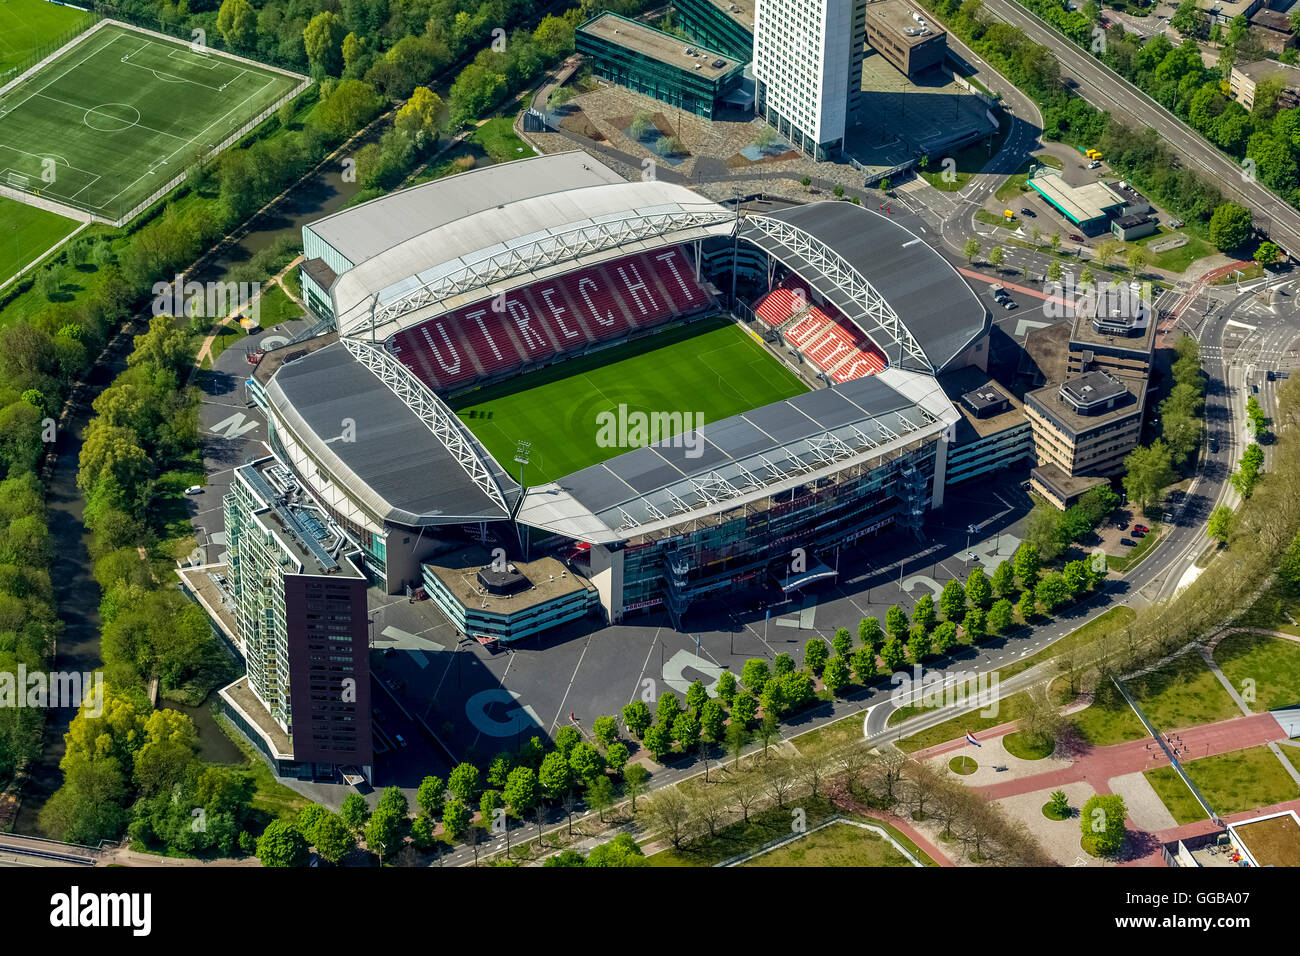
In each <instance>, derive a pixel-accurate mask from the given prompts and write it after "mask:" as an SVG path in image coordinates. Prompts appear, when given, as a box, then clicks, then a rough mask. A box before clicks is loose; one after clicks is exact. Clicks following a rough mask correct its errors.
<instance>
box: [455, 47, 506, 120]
mask: <svg viewBox="0 0 1300 956" xmlns="http://www.w3.org/2000/svg"><path fill="white" fill-rule="evenodd" d="M506 89H507V86H506V77H505V74H503V73H498V72H496V71H495V70H490V69H488V68H487V67H485V66H483V65H482V64H480V63H471V64H469V66H467V67H465V68H464V69H463V70H461V71H460V73H458V74H457V76H456V80H455V82H453V83H452V84H451V94H450V95H451V106H450V121H451V126H452V128H454V129H459V128H460V127H462V126H464V125H465V124H467V123H471V122H473V121H474V118H475V117H477V116H481V115H483V114H484V113H486V112H487V111H488V110H489V109H491V108H492V107H493V106H495V105H496V103H497V101H498V100H499V99H501V97H502V96H503V95H504V94H505V92H506Z"/></svg>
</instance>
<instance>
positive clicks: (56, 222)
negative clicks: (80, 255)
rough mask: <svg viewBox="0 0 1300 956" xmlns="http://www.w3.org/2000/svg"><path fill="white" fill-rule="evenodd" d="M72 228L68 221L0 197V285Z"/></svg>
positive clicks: (75, 225) (71, 222)
mask: <svg viewBox="0 0 1300 956" xmlns="http://www.w3.org/2000/svg"><path fill="white" fill-rule="evenodd" d="M76 228H77V224H76V223H75V222H74V221H73V220H71V219H65V218H64V217H63V216H56V215H55V214H54V213H52V212H46V211H45V210H44V209H37V208H36V207H35V206H28V205H26V204H25V203H20V202H18V201H17V200H14V199H9V198H7V197H5V196H0V282H4V281H5V280H6V279H8V278H9V277H10V276H12V275H13V274H14V273H15V272H17V271H18V270H19V269H21V268H22V267H23V266H25V265H27V263H29V262H31V261H32V260H33V259H35V258H36V257H37V256H39V255H40V254H41V253H43V252H44V251H45V250H47V249H49V248H51V247H52V246H53V245H54V244H55V243H56V242H58V241H59V240H60V239H62V238H63V237H64V236H67V235H69V234H70V233H71V232H72V230H74V229H76Z"/></svg>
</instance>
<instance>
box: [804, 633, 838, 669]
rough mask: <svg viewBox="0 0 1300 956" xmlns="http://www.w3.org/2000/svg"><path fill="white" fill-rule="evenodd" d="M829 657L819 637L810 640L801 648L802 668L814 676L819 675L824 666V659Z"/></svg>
mask: <svg viewBox="0 0 1300 956" xmlns="http://www.w3.org/2000/svg"><path fill="white" fill-rule="evenodd" d="M830 656H831V655H830V651H828V650H827V649H826V642H825V641H823V640H822V639H821V638H820V637H814V638H811V639H810V640H809V641H808V643H807V644H805V645H804V648H803V666H804V667H806V668H808V669H809V670H810V671H812V672H813V673H814V674H820V673H821V671H822V668H823V667H824V666H825V665H826V659H827V658H828V657H830Z"/></svg>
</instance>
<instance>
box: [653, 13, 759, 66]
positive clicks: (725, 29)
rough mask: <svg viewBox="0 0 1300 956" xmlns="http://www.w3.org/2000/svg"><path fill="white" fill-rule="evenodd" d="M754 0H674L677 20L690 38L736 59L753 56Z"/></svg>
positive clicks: (741, 60)
mask: <svg viewBox="0 0 1300 956" xmlns="http://www.w3.org/2000/svg"><path fill="white" fill-rule="evenodd" d="M755 3H757V0H674V2H673V10H674V11H675V12H676V14H677V22H678V24H679V25H680V26H681V28H682V30H683V31H684V32H685V33H686V35H687V36H689V37H690V38H691V39H692V40H695V41H696V42H698V43H700V44H702V45H703V46H706V47H708V48H709V49H710V50H717V51H718V52H719V53H722V54H724V55H725V56H729V57H731V58H732V59H733V60H737V61H739V62H740V63H748V62H749V61H750V60H752V59H753V58H754V5H755Z"/></svg>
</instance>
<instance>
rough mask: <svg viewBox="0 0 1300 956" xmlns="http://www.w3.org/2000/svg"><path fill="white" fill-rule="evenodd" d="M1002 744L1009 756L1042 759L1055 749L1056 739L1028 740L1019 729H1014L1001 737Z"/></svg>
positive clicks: (1022, 758)
mask: <svg viewBox="0 0 1300 956" xmlns="http://www.w3.org/2000/svg"><path fill="white" fill-rule="evenodd" d="M1002 746H1003V747H1005V748H1007V753H1009V754H1011V756H1013V757H1019V758H1020V759H1021V760H1042V759H1043V758H1044V757H1050V756H1051V755H1052V752H1053V751H1054V750H1056V741H1055V740H1050V739H1049V740H1047V741H1041V740H1028V739H1026V738H1025V737H1024V736H1023V735H1022V734H1021V733H1020V731H1018V730H1014V731H1012V732H1011V733H1009V734H1007V735H1006V736H1005V737H1003V738H1002Z"/></svg>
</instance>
